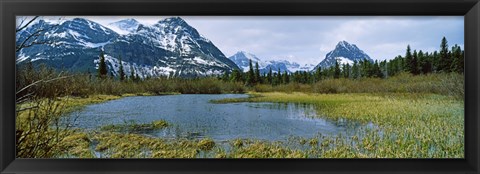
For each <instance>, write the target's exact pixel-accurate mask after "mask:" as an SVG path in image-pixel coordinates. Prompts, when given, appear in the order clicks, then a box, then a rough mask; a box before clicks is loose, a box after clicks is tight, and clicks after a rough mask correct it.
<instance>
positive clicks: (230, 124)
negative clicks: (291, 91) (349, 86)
mask: <svg viewBox="0 0 480 174" xmlns="http://www.w3.org/2000/svg"><path fill="white" fill-rule="evenodd" d="M241 97H248V95H244V94H219V95H207V94H199V95H195V94H192V95H187V94H182V95H165V96H138V97H125V98H122V99H118V100H113V101H108V102H105V103H101V104H94V105H89V106H86V107H85V108H83V109H81V110H79V111H76V112H73V113H71V114H70V116H71V117H75V119H76V121H75V123H74V127H77V128H83V129H98V128H100V127H102V126H104V125H111V124H125V123H128V122H135V123H150V122H152V121H155V120H161V119H163V120H166V121H167V122H168V123H170V124H171V125H172V126H169V127H168V128H166V129H162V130H155V131H150V132H143V133H144V134H148V135H151V136H156V137H163V138H203V137H210V138H212V139H214V140H217V141H223V140H231V139H236V138H250V139H259V140H286V139H288V138H292V137H304V138H311V137H315V136H318V135H319V134H322V135H337V134H340V133H341V134H343V135H349V134H353V133H354V132H355V131H357V129H359V128H362V127H366V126H369V125H362V124H359V123H355V122H350V121H348V120H340V121H331V120H327V119H322V118H321V117H319V116H317V112H316V110H315V109H314V106H313V105H307V104H293V103H288V104H285V103H227V104H214V103H211V102H209V101H210V100H218V99H223V98H241ZM370 126H371V125H370Z"/></svg>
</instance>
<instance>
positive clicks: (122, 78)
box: [118, 56, 125, 81]
mask: <svg viewBox="0 0 480 174" xmlns="http://www.w3.org/2000/svg"><path fill="white" fill-rule="evenodd" d="M118 57H119V59H120V68H119V70H118V71H120V72H119V73H120V74H119V76H120V81H123V80H125V72H124V70H123V62H122V57H120V56H118Z"/></svg>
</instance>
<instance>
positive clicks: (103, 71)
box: [98, 51, 108, 78]
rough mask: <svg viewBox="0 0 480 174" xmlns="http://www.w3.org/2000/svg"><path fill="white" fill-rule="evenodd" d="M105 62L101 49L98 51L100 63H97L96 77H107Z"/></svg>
mask: <svg viewBox="0 0 480 174" xmlns="http://www.w3.org/2000/svg"><path fill="white" fill-rule="evenodd" d="M107 72H108V71H107V64H106V63H105V56H104V54H103V51H101V52H100V63H99V64H98V77H100V78H106V77H107Z"/></svg>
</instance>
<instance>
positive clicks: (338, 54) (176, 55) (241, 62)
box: [17, 17, 373, 78]
mask: <svg viewBox="0 0 480 174" xmlns="http://www.w3.org/2000/svg"><path fill="white" fill-rule="evenodd" d="M54 25H55V24H53V23H50V22H46V21H44V20H40V21H39V22H37V23H36V24H34V25H32V26H30V27H29V28H27V29H26V30H23V31H22V32H19V33H17V42H19V41H21V40H23V39H25V38H26V37H28V36H29V35H30V33H33V32H34V31H35V30H37V29H38V28H48V29H49V30H48V31H46V33H45V34H44V35H42V36H40V38H39V39H40V40H48V41H52V43H49V44H41V45H35V46H32V47H28V48H24V49H22V50H21V51H20V52H19V53H17V64H23V63H25V62H33V63H35V64H39V63H45V64H47V65H48V66H51V67H53V68H57V69H67V70H70V71H76V72H87V71H90V72H95V71H96V68H97V67H98V63H99V55H100V52H102V51H103V52H104V54H105V60H106V63H107V68H108V70H109V71H110V74H114V75H118V74H119V72H118V71H119V67H120V59H121V60H122V65H123V67H124V71H125V74H130V71H131V70H132V69H133V70H134V71H135V72H136V73H137V74H138V75H139V76H140V77H142V78H144V77H147V76H152V77H154V76H169V77H172V76H177V77H197V76H207V75H220V74H223V73H224V72H231V71H232V70H234V69H240V70H242V71H244V72H246V71H248V69H249V60H252V62H253V65H254V66H255V63H256V62H258V64H259V69H260V72H261V73H267V72H268V71H269V70H270V69H271V70H272V71H273V72H277V71H279V70H280V71H281V72H285V71H287V72H290V73H292V72H296V71H311V70H314V69H316V68H318V67H322V69H323V68H326V67H330V66H333V65H335V61H339V63H340V64H345V63H349V64H353V61H359V60H363V59H367V60H369V61H373V60H372V59H371V58H370V57H369V56H368V55H367V54H366V53H364V52H363V51H362V50H360V49H359V48H358V47H357V46H356V45H355V44H349V43H348V42H346V41H341V42H339V43H338V44H337V46H336V47H335V49H334V50H333V51H331V52H329V53H328V54H327V55H326V57H325V59H323V60H322V61H321V62H320V63H319V64H318V65H313V64H305V65H300V64H299V63H296V62H291V61H287V60H268V61H267V60H264V59H262V58H259V57H257V56H255V55H254V54H251V53H247V52H245V51H239V52H237V53H236V54H234V55H232V56H230V57H228V58H227V57H226V56H225V55H224V54H223V53H222V52H221V51H220V50H219V49H218V48H217V47H216V46H215V45H214V44H213V43H212V42H211V41H210V40H208V39H207V38H205V37H203V36H202V35H201V34H200V33H198V31H197V30H196V29H195V28H193V27H192V26H190V25H189V24H187V22H185V21H184V20H183V19H181V18H180V17H171V18H166V19H163V20H160V21H158V22H157V23H155V24H153V25H144V24H141V23H140V22H138V21H137V20H135V19H125V20H120V21H116V22H112V23H110V24H108V25H106V26H102V25H101V24H98V23H96V22H93V21H90V20H87V19H83V18H74V19H71V20H66V21H63V22H62V23H60V24H58V26H54ZM17 44H18V43H17Z"/></svg>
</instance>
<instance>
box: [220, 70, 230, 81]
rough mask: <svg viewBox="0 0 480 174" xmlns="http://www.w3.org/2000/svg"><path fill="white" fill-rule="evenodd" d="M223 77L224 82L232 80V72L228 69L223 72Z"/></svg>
mask: <svg viewBox="0 0 480 174" xmlns="http://www.w3.org/2000/svg"><path fill="white" fill-rule="evenodd" d="M221 79H222V80H223V81H224V82H226V81H229V80H230V74H229V73H228V71H225V72H223V75H222V77H221Z"/></svg>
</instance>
